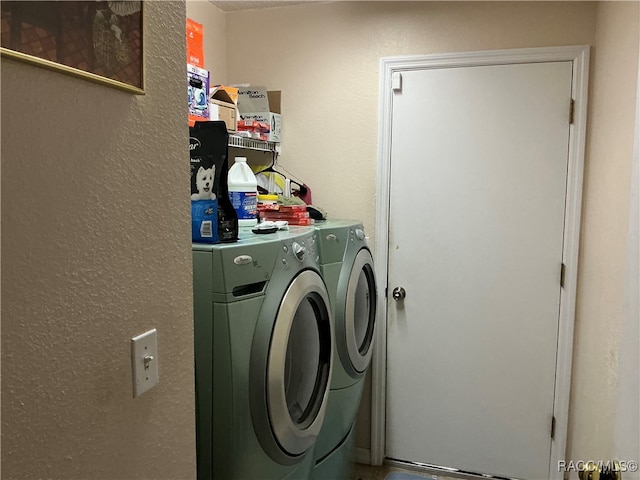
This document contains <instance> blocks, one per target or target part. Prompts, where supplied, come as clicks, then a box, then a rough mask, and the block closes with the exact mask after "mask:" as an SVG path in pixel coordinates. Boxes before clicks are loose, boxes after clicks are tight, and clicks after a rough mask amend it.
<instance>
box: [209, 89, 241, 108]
mask: <svg viewBox="0 0 640 480" xmlns="http://www.w3.org/2000/svg"><path fill="white" fill-rule="evenodd" d="M213 88H217V89H219V90H224V91H225V92H227V94H228V95H229V98H230V99H231V101H232V102H233V104H234V105H236V106H237V105H238V90H239V89H238V87H230V86H229V85H214V86H213Z"/></svg>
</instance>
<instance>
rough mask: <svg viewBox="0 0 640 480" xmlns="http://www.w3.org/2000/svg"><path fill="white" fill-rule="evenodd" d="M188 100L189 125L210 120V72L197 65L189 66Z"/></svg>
mask: <svg viewBox="0 0 640 480" xmlns="http://www.w3.org/2000/svg"><path fill="white" fill-rule="evenodd" d="M187 92H188V95H187V98H188V102H189V125H190V126H193V125H194V123H195V122H197V121H199V120H200V121H202V120H209V100H208V96H209V95H208V94H209V71H208V70H205V69H204V68H199V67H196V66H195V65H187Z"/></svg>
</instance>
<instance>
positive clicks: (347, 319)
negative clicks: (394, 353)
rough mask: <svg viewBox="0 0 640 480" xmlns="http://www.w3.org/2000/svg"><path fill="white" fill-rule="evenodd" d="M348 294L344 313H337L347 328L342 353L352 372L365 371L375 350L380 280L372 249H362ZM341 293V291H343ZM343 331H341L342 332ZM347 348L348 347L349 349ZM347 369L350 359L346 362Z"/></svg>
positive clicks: (344, 292) (356, 259) (356, 373)
mask: <svg viewBox="0 0 640 480" xmlns="http://www.w3.org/2000/svg"><path fill="white" fill-rule="evenodd" d="M342 292H343V293H342V295H344V296H345V298H344V299H343V302H342V303H341V304H342V305H345V309H344V311H343V312H336V316H338V315H344V318H336V322H337V324H338V325H339V326H340V329H342V328H344V337H342V338H343V339H344V345H343V348H342V349H340V350H341V352H340V353H341V355H342V357H343V358H344V356H345V354H346V356H348V360H349V362H348V363H349V364H350V365H351V367H352V371H351V372H350V373H351V374H355V375H358V374H362V373H363V372H365V371H366V370H367V367H368V366H369V362H370V360H371V353H372V351H373V349H372V348H371V347H372V346H373V333H374V327H375V319H376V279H375V274H374V270H373V258H372V257H371V252H369V250H368V249H366V248H362V249H360V250H359V251H358V253H357V255H356V257H355V260H354V261H353V266H352V267H351V272H350V274H349V278H348V282H347V288H346V289H343V290H342ZM339 295H340V293H339ZM341 333H342V332H337V335H341ZM345 347H346V348H345ZM343 364H344V365H345V368H346V367H348V365H347V362H343Z"/></svg>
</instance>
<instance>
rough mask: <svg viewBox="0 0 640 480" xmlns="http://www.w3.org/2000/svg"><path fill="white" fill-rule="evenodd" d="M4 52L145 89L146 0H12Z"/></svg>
mask: <svg viewBox="0 0 640 480" xmlns="http://www.w3.org/2000/svg"><path fill="white" fill-rule="evenodd" d="M0 9H1V12H2V16H1V20H2V30H1V32H2V46H1V48H0V52H1V53H2V56H3V57H7V58H12V59H15V60H20V61H25V62H29V63H33V64H36V65H39V66H42V67H46V68H50V69H53V70H57V71H60V72H64V73H67V74H71V75H75V76H79V77H82V78H85V79H87V80H91V81H95V82H100V83H104V84H107V85H111V86H113V87H116V88H120V89H122V90H126V91H129V92H132V93H136V94H144V61H143V60H144V59H143V53H144V49H143V47H144V43H143V21H142V19H143V2H142V1H128V0H115V1H97V0H86V1H82V0H77V1H56V0H54V1H24V0H22V1H20V0H17V1H7V0H2V2H0Z"/></svg>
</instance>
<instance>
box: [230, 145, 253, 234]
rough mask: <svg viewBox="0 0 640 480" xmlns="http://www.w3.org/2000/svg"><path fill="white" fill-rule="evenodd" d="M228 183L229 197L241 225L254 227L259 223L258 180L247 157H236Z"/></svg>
mask: <svg viewBox="0 0 640 480" xmlns="http://www.w3.org/2000/svg"><path fill="white" fill-rule="evenodd" d="M227 183H228V185H229V198H230V199H231V204H232V205H233V208H234V209H235V210H236V213H237V214H238V226H239V227H252V226H254V225H256V224H257V223H258V182H257V180H256V176H255V175H254V174H253V171H252V170H251V167H249V165H247V158H246V157H236V158H235V163H234V164H233V166H232V167H231V168H230V169H229V175H228V180H227Z"/></svg>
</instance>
